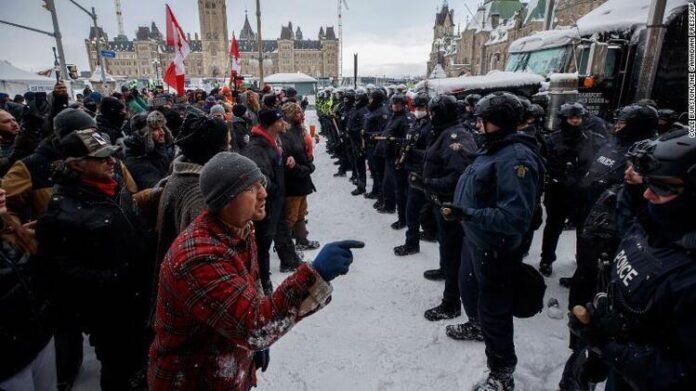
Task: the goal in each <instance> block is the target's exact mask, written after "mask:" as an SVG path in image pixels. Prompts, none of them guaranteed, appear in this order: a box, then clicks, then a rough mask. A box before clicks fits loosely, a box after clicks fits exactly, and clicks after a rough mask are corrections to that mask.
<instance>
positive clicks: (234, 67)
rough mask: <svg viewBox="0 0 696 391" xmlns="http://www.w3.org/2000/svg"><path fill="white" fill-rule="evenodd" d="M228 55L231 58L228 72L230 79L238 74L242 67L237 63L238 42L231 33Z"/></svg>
mask: <svg viewBox="0 0 696 391" xmlns="http://www.w3.org/2000/svg"><path fill="white" fill-rule="evenodd" d="M230 57H231V58H232V73H230V81H232V80H234V78H235V77H236V76H237V75H239V73H240V72H241V69H242V67H241V66H240V65H239V44H238V43H237V38H236V37H235V36H234V34H232V42H230Z"/></svg>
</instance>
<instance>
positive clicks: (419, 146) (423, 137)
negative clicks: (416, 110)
mask: <svg viewBox="0 0 696 391" xmlns="http://www.w3.org/2000/svg"><path fill="white" fill-rule="evenodd" d="M432 138H433V127H432V124H431V122H430V118H429V117H428V116H425V117H423V118H421V119H417V120H415V122H413V124H412V126H411V129H409V131H408V133H407V134H406V143H407V145H410V149H409V150H408V152H407V153H406V161H405V162H404V163H405V165H404V167H405V168H406V170H407V171H409V172H415V173H418V174H421V175H422V174H423V164H424V159H425V150H426V148H428V145H430V143H432Z"/></svg>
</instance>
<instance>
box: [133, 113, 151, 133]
mask: <svg viewBox="0 0 696 391" xmlns="http://www.w3.org/2000/svg"><path fill="white" fill-rule="evenodd" d="M147 125H148V115H147V114H145V113H138V114H135V115H134V116H132V117H131V119H130V130H131V132H133V133H135V132H137V131H139V130H141V129H144V128H145V127H146V126H147Z"/></svg>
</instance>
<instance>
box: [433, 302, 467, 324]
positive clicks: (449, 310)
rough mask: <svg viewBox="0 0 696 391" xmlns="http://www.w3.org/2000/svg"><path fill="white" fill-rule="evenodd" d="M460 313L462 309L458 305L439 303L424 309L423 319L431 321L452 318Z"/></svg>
mask: <svg viewBox="0 0 696 391" xmlns="http://www.w3.org/2000/svg"><path fill="white" fill-rule="evenodd" d="M461 314H462V309H461V308H458V307H452V306H448V305H445V304H440V305H439V306H437V307H433V308H431V309H429V310H427V311H425V314H423V316H425V319H428V320H429V321H431V322H435V321H438V320H445V319H454V318H456V317H458V316H460V315H461Z"/></svg>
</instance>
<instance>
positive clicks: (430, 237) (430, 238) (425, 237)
mask: <svg viewBox="0 0 696 391" xmlns="http://www.w3.org/2000/svg"><path fill="white" fill-rule="evenodd" d="M418 236H419V237H420V240H422V241H424V242H437V235H435V234H434V233H432V232H425V231H421V232H420V233H419V234H418Z"/></svg>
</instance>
